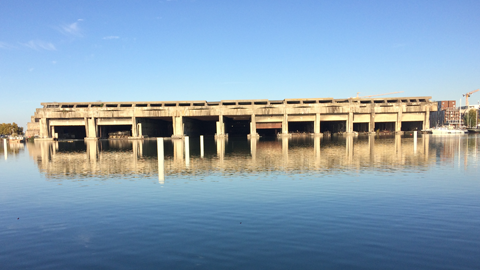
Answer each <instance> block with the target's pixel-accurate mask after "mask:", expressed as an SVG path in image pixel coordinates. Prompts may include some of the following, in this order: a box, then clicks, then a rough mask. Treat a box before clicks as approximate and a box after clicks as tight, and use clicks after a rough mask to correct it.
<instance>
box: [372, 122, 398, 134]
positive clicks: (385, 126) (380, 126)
mask: <svg viewBox="0 0 480 270" xmlns="http://www.w3.org/2000/svg"><path fill="white" fill-rule="evenodd" d="M375 131H380V132H382V131H391V132H395V122H378V123H375Z"/></svg>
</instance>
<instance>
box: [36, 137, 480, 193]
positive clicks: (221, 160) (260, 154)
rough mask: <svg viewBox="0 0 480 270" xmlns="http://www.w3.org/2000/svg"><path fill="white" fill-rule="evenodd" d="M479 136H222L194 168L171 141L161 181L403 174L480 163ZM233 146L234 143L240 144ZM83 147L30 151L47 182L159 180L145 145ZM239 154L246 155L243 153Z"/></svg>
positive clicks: (46, 145) (45, 145) (47, 145)
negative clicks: (243, 140) (479, 157)
mask: <svg viewBox="0 0 480 270" xmlns="http://www.w3.org/2000/svg"><path fill="white" fill-rule="evenodd" d="M477 137H478V136H475V137H471V138H467V139H466V140H463V141H461V142H460V143H459V141H458V138H457V137H455V138H454V137H448V138H442V137H433V138H432V137H430V136H429V135H425V136H422V137H421V138H418V142H417V144H418V147H417V151H415V150H414V147H415V144H414V141H413V139H412V138H401V137H400V136H398V135H397V136H395V137H391V138H378V137H376V136H368V137H365V138H362V137H360V138H357V137H346V138H339V139H337V140H327V139H322V138H319V137H317V138H301V139H300V138H281V139H278V140H274V141H262V140H258V138H252V139H250V140H249V141H248V142H247V144H246V147H247V149H248V147H250V149H248V150H249V151H244V150H245V149H235V147H233V148H232V147H231V146H229V147H226V145H227V144H229V141H228V140H226V139H224V138H223V139H217V140H215V141H211V142H209V144H207V145H205V147H206V148H213V149H216V151H215V150H213V151H211V154H210V155H206V156H205V157H204V158H201V157H200V155H199V153H192V154H193V156H192V157H190V161H189V166H186V160H185V158H184V151H185V144H184V141H183V140H168V141H165V142H164V143H165V148H164V149H165V151H166V152H165V158H164V161H163V166H162V168H163V169H164V178H162V177H161V176H160V175H158V177H159V181H160V182H161V183H162V182H163V181H164V179H165V178H166V179H167V180H168V178H169V177H170V178H171V177H176V176H181V175H197V176H201V175H205V174H212V173H227V174H248V173H250V172H275V171H277V172H285V173H289V172H299V171H300V172H309V171H315V172H320V173H322V174H334V173H335V172H337V171H339V170H341V171H343V170H364V171H365V170H367V171H368V170H376V169H378V168H385V169H388V170H392V171H395V170H402V169H403V168H405V166H408V168H409V170H410V169H412V168H415V167H417V168H421V167H427V166H429V164H430V163H434V162H438V160H439V161H440V162H450V163H451V161H452V159H453V156H452V155H456V153H458V152H459V150H460V148H461V150H462V151H464V152H465V157H464V159H465V160H467V159H468V158H473V159H474V160H473V161H475V160H476V152H478V148H477V147H478V146H477V145H478V144H477ZM81 143H82V144H83V142H81ZM153 145H155V144H153ZM169 145H170V146H169ZM232 145H235V142H234V143H233V144H232ZM243 145H244V146H245V144H243ZM77 146H78V145H77ZM80 146H82V147H83V148H82V150H81V151H78V149H73V150H72V149H69V144H68V143H59V142H53V143H52V142H37V143H35V144H29V145H28V148H29V153H30V155H31V156H32V157H33V158H34V160H35V162H36V163H37V165H38V166H39V169H40V171H41V172H42V173H45V174H46V176H47V177H48V178H57V179H68V178H70V177H73V178H79V177H81V178H84V177H99V178H114V177H129V176H131V177H132V176H133V177H138V176H140V177H141V176H145V177H150V176H157V173H159V171H160V170H161V169H159V168H160V167H159V166H160V165H159V164H160V163H159V161H158V159H157V156H156V155H151V154H150V155H145V142H142V141H132V142H130V147H128V148H126V145H121V148H120V149H119V148H117V147H119V146H118V145H117V147H112V148H109V147H108V145H102V144H101V143H99V142H98V141H86V142H85V144H84V145H80ZM244 146H242V147H244ZM77 148H78V147H77ZM80 148H81V147H80ZM227 148H228V149H229V150H228V151H227V150H226V149H227ZM240 150H241V151H240ZM194 151H198V152H199V151H200V150H199V149H194ZM240 152H241V153H242V154H239V153H240ZM215 153H216V154H215ZM468 153H471V154H468ZM474 153H475V155H473V154H474ZM459 158H460V157H459ZM465 162H467V161H465Z"/></svg>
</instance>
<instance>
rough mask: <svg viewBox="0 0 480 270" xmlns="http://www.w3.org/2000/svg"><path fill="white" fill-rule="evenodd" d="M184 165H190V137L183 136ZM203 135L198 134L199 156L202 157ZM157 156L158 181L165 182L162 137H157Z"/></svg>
mask: <svg viewBox="0 0 480 270" xmlns="http://www.w3.org/2000/svg"><path fill="white" fill-rule="evenodd" d="M184 141H185V165H186V166H187V168H188V167H190V137H188V136H185V139H184ZM204 155H205V150H204V142H203V135H201V136H200V157H202V158H203V157H204ZM157 156H158V182H159V183H160V184H163V183H165V149H164V140H163V138H157Z"/></svg>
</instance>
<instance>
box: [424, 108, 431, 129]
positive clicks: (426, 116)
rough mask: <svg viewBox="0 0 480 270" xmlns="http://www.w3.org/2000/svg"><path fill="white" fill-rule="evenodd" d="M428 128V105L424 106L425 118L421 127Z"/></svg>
mask: <svg viewBox="0 0 480 270" xmlns="http://www.w3.org/2000/svg"><path fill="white" fill-rule="evenodd" d="M428 128H430V107H428V106H427V107H426V108H425V120H424V121H423V129H428Z"/></svg>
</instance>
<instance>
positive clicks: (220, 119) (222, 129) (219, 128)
mask: <svg viewBox="0 0 480 270" xmlns="http://www.w3.org/2000/svg"><path fill="white" fill-rule="evenodd" d="M216 124H217V134H216V135H217V136H224V135H225V123H224V122H223V115H219V116H218V121H217V123H216Z"/></svg>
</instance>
